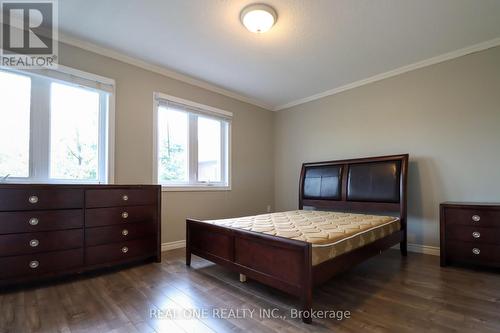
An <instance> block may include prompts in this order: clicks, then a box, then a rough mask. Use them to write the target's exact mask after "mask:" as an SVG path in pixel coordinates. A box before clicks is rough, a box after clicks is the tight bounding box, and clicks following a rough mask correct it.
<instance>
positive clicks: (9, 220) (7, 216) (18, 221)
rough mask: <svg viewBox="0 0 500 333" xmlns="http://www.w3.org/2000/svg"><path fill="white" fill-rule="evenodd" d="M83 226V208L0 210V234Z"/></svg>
mask: <svg viewBox="0 0 500 333" xmlns="http://www.w3.org/2000/svg"><path fill="white" fill-rule="evenodd" d="M82 227H83V210H81V209H71V210H53V211H49V210H47V211H28V212H0V234H11V233H19V232H36V231H49V230H63V229H75V228H82Z"/></svg>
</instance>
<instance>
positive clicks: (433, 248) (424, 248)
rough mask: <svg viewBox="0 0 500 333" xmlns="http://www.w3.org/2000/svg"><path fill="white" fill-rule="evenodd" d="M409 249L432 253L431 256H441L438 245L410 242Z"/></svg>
mask: <svg viewBox="0 0 500 333" xmlns="http://www.w3.org/2000/svg"><path fill="white" fill-rule="evenodd" d="M408 251H410V252H416V253H423V254H430V255H431V256H439V253H440V251H439V247H438V246H429V245H421V244H408Z"/></svg>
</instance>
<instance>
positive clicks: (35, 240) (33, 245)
mask: <svg viewBox="0 0 500 333" xmlns="http://www.w3.org/2000/svg"><path fill="white" fill-rule="evenodd" d="M39 244H40V242H39V241H38V239H32V240H30V246H31V247H37V246H38V245H39Z"/></svg>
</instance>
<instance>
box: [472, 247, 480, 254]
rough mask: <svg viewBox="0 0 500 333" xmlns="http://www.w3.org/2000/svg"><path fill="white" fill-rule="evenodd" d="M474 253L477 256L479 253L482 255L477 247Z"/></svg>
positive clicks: (473, 250)
mask: <svg viewBox="0 0 500 333" xmlns="http://www.w3.org/2000/svg"><path fill="white" fill-rule="evenodd" d="M472 253H474V254H475V255H478V254H479V253H481V250H480V249H478V248H477V247H475V248H473V249H472Z"/></svg>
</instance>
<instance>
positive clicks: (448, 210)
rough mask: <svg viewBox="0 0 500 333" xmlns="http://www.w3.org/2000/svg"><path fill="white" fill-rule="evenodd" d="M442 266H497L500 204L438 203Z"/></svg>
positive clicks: (498, 257) (498, 262) (499, 237)
mask: <svg viewBox="0 0 500 333" xmlns="http://www.w3.org/2000/svg"><path fill="white" fill-rule="evenodd" d="M440 209H441V266H446V265H448V264H450V263H454V262H459V263H468V264H476V265H486V266H494V267H500V204H491V203H465V202H445V203H442V204H441V207H440Z"/></svg>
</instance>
